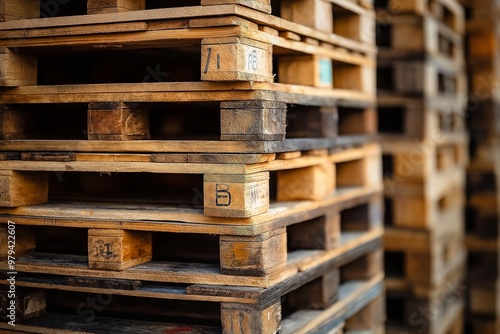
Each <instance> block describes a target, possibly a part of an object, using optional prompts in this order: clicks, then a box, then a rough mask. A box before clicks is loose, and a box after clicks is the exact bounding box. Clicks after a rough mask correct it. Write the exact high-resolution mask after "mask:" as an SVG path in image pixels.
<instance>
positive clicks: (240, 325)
mask: <svg viewBox="0 0 500 334" xmlns="http://www.w3.org/2000/svg"><path fill="white" fill-rule="evenodd" d="M221 320H222V329H223V331H222V333H223V334H244V333H269V334H275V333H278V332H279V328H280V322H281V303H280V302H279V301H278V302H276V303H275V304H273V305H271V306H269V307H267V308H265V309H263V310H259V309H257V308H254V307H251V306H243V305H240V304H231V303H223V304H222V305H221Z"/></svg>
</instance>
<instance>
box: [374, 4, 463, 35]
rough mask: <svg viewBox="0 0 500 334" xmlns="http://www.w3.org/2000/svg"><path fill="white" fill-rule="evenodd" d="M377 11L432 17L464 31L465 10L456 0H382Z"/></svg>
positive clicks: (395, 14) (456, 30)
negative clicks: (381, 5)
mask: <svg viewBox="0 0 500 334" xmlns="http://www.w3.org/2000/svg"><path fill="white" fill-rule="evenodd" d="M380 4H383V7H380V8H377V10H378V11H380V10H382V11H387V12H388V13H389V14H390V15H391V16H400V15H410V14H412V15H419V16H425V17H432V18H434V19H436V20H438V21H439V22H441V23H443V24H445V25H446V26H447V27H448V28H449V29H451V30H452V31H455V32H457V33H459V34H464V33H465V11H464V8H463V6H462V5H461V4H460V3H459V2H458V1H456V0H412V1H398V0H384V1H380Z"/></svg>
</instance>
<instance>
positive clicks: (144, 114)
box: [87, 102, 150, 140]
mask: <svg viewBox="0 0 500 334" xmlns="http://www.w3.org/2000/svg"><path fill="white" fill-rule="evenodd" d="M87 129H88V134H87V136H88V138H89V139H91V140H130V139H149V138H150V134H149V113H148V110H147V109H144V108H140V107H137V106H130V105H129V104H127V103H123V102H116V103H90V104H89V110H88V120H87Z"/></svg>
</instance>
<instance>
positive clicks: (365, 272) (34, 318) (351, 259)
mask: <svg viewBox="0 0 500 334" xmlns="http://www.w3.org/2000/svg"><path fill="white" fill-rule="evenodd" d="M379 250H380V249H379ZM358 258H359V256H358V255H356V256H352V254H351V255H348V254H347V253H346V254H344V255H340V254H339V256H338V257H337V260H335V261H327V262H324V263H323V264H316V265H313V266H311V267H310V268H308V269H305V268H304V270H302V271H301V272H299V273H297V274H295V275H292V276H291V277H289V278H287V279H285V280H283V281H280V282H277V283H276V284H273V285H272V286H270V287H269V288H251V287H244V286H243V287H235V286H214V285H210V284H205V285H202V284H185V285H171V286H169V285H165V284H162V285H158V284H155V283H153V282H148V281H147V279H148V278H147V277H141V278H136V279H133V280H123V279H115V278H112V279H111V278H110V279H97V278H93V277H90V278H84V277H74V276H70V277H68V276H47V275H28V276H23V277H21V276H18V280H17V282H16V283H17V288H18V289H19V290H18V295H17V296H18V298H19V300H18V301H21V300H24V301H27V302H24V303H22V302H19V303H18V304H17V305H19V310H18V313H17V316H18V320H19V322H17V323H16V327H15V329H16V330H21V331H28V332H31V333H65V332H63V331H61V332H60V331H55V329H54V328H56V329H64V328H65V329H67V330H68V332H69V333H72V331H74V330H81V331H83V332H85V333H102V332H104V331H105V330H108V332H110V333H115V332H116V330H118V331H119V332H120V333H127V332H126V331H125V332H124V330H125V329H123V328H121V326H123V325H125V326H126V327H127V328H128V331H130V333H137V330H139V328H143V330H150V331H151V332H159V331H163V332H165V331H167V330H171V332H177V331H180V330H181V329H180V328H183V330H184V331H185V332H188V333H220V332H221V330H222V333H276V332H278V330H281V331H280V333H316V332H318V333H325V332H327V330H330V329H334V328H336V327H337V326H339V325H341V324H342V323H344V322H345V328H348V329H354V330H358V329H365V328H366V329H370V328H372V329H375V328H379V327H380V325H381V324H382V322H383V299H382V297H381V293H382V290H383V289H382V274H381V270H382V269H381V262H380V261H379V262H378V266H377V265H375V264H374V263H373V262H364V263H362V264H359V263H357V262H356V259H358ZM88 297H89V298H95V299H94V300H97V301H104V300H105V302H103V303H101V306H105V307H103V308H100V309H99V310H100V311H97V312H96V314H95V315H96V316H97V317H96V318H95V319H93V321H92V322H90V323H89V322H88V321H87V320H86V318H85V317H82V315H81V314H80V313H77V315H74V314H75V306H78V305H77V304H78V303H79V302H77V301H79V300H80V298H81V300H87V298H88ZM2 298H4V299H5V295H2ZM30 301H31V302H30ZM33 301H35V302H37V303H36V304H37V306H38V308H36V309H35V307H33V304H34V303H33ZM75 303H76V304H75ZM152 305H154V307H153V306H152ZM25 306H31V307H25ZM45 311H46V312H45ZM131 312H133V315H132V314H131ZM64 313H66V314H64ZM40 314H41V315H40ZM61 318H64V319H65V321H61ZM124 319H126V320H124ZM117 321H119V322H120V323H121V324H122V325H121V326H119V327H110V326H112V325H113V324H114V325H115V326H116V323H117ZM145 321H147V322H145ZM153 321H155V322H153ZM169 322H173V323H174V324H169ZM68 324H70V325H71V326H70V327H65V326H67V325H68ZM200 324H201V325H204V326H201V327H200V326H199V325H200ZM0 326H1V328H2V329H9V328H10V327H8V325H7V324H6V323H2V324H1V325H0ZM187 327H188V328H187ZM110 328H113V329H114V330H111V331H109V330H110ZM175 330H177V331H175ZM167 332H168V331H167Z"/></svg>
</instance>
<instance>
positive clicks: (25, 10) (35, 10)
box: [0, 0, 40, 22]
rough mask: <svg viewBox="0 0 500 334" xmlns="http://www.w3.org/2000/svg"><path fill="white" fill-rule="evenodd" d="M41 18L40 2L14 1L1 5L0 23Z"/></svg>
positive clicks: (35, 0)
mask: <svg viewBox="0 0 500 334" xmlns="http://www.w3.org/2000/svg"><path fill="white" fill-rule="evenodd" d="M37 17H40V1H39V0H32V1H31V0H13V1H2V3H0V22H5V21H10V20H21V19H34V18H37Z"/></svg>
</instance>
